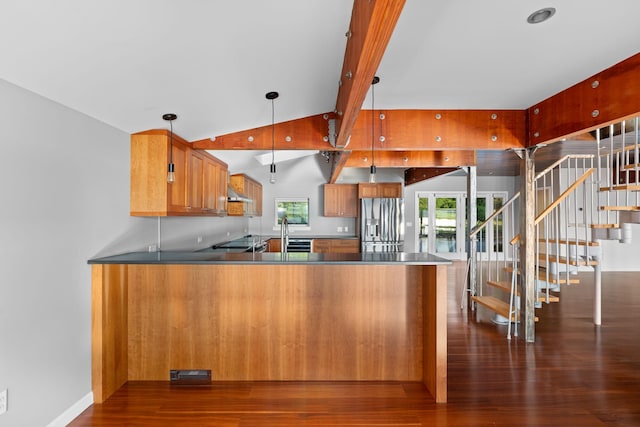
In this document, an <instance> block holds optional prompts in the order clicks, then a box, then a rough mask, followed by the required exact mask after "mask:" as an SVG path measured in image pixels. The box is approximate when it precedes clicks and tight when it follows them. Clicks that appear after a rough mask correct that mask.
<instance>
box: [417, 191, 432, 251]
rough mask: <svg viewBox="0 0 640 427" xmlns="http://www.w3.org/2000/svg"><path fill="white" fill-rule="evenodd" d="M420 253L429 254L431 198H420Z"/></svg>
mask: <svg viewBox="0 0 640 427" xmlns="http://www.w3.org/2000/svg"><path fill="white" fill-rule="evenodd" d="M417 206H418V252H429V198H427V197H420V196H418V203H417Z"/></svg>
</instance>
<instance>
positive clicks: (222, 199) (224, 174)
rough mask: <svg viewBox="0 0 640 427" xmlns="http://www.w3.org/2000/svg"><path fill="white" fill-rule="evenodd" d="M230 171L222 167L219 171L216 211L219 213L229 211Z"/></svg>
mask: <svg viewBox="0 0 640 427" xmlns="http://www.w3.org/2000/svg"><path fill="white" fill-rule="evenodd" d="M228 179H229V176H228V169H227V167H226V166H221V167H220V168H219V169H218V181H217V184H218V191H217V192H216V211H217V212H219V213H222V212H226V211H227V186H228V185H229V183H228Z"/></svg>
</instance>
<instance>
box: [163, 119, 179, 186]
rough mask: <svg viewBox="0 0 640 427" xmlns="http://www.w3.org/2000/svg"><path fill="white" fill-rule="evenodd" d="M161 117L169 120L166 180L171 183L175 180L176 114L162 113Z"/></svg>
mask: <svg viewBox="0 0 640 427" xmlns="http://www.w3.org/2000/svg"><path fill="white" fill-rule="evenodd" d="M162 118H163V119H164V120H167V121H168V122H169V126H170V128H171V131H170V134H169V135H170V136H169V166H168V167H167V182H168V183H169V184H171V183H172V182H175V180H176V175H175V166H174V164H173V121H174V120H175V119H177V118H178V116H176V115H175V114H173V113H167V114H163V115H162Z"/></svg>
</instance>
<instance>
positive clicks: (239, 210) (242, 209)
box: [227, 173, 262, 216]
mask: <svg viewBox="0 0 640 427" xmlns="http://www.w3.org/2000/svg"><path fill="white" fill-rule="evenodd" d="M229 186H230V187H231V189H232V190H233V191H235V192H236V193H237V194H238V196H239V197H240V198H241V199H242V200H229V202H228V204H227V212H228V214H229V215H238V216H242V215H245V216H262V184H260V183H259V182H258V181H256V180H255V179H253V178H251V177H250V176H247V175H245V174H243V173H239V174H234V175H231V176H230V177H229Z"/></svg>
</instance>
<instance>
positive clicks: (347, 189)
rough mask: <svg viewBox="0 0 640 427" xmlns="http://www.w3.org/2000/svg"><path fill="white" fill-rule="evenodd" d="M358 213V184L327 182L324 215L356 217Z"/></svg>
mask: <svg viewBox="0 0 640 427" xmlns="http://www.w3.org/2000/svg"><path fill="white" fill-rule="evenodd" d="M357 214H358V186H357V184H325V185H324V216H340V217H352V218H355V217H356V216H357Z"/></svg>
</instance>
